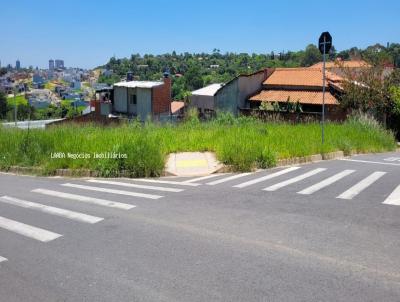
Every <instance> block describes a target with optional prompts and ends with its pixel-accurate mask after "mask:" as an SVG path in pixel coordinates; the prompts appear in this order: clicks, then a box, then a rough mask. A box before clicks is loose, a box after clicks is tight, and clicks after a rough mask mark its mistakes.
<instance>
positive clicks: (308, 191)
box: [297, 170, 355, 195]
mask: <svg viewBox="0 0 400 302" xmlns="http://www.w3.org/2000/svg"><path fill="white" fill-rule="evenodd" d="M354 172H355V170H344V171H342V172H339V173H337V174H335V175H333V176H331V177H328V178H326V179H324V180H323V181H321V182H319V183H316V184H315V185H312V186H310V187H308V188H306V189H304V190H302V191H300V192H297V193H299V194H304V195H309V194H313V193H315V192H317V191H319V190H321V189H323V188H325V187H327V186H329V185H331V184H333V183H335V182H337V181H339V180H340V179H342V178H344V177H346V176H348V175H350V174H352V173H354Z"/></svg>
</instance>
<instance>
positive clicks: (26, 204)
mask: <svg viewBox="0 0 400 302" xmlns="http://www.w3.org/2000/svg"><path fill="white" fill-rule="evenodd" d="M0 202H3V203H7V204H11V205H14V206H18V207H23V208H27V209H32V210H37V211H40V212H44V213H47V214H52V215H56V216H60V217H64V218H68V219H71V220H75V221H79V222H84V223H90V224H93V223H97V222H99V221H102V220H103V219H104V218H100V217H96V216H91V215H87V214H82V213H78V212H74V211H69V210H65V209H60V208H55V207H50V206H46V205H43V204H40V203H35V202H31V201H26V200H21V199H17V198H13V197H10V196H2V197H0Z"/></svg>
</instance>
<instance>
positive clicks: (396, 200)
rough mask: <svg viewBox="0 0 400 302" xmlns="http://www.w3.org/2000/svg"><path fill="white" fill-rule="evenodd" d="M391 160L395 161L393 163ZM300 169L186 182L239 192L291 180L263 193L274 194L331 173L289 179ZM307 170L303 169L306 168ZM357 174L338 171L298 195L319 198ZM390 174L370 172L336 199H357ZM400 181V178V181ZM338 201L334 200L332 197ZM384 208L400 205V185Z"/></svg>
mask: <svg viewBox="0 0 400 302" xmlns="http://www.w3.org/2000/svg"><path fill="white" fill-rule="evenodd" d="M390 160H392V159H390ZM299 169H301V167H289V168H284V169H281V170H279V171H276V172H272V173H268V174H264V173H262V172H260V171H257V172H248V173H239V174H233V175H232V174H228V175H225V176H224V175H221V174H216V175H214V176H213V178H217V176H219V178H217V179H216V180H212V181H210V182H204V183H203V181H202V180H204V181H206V180H208V177H201V178H195V179H189V180H186V181H185V183H189V182H195V183H198V184H199V185H207V186H217V185H221V184H228V185H229V184H230V183H233V185H232V187H233V188H238V189H244V188H248V187H249V188H251V187H254V186H256V185H260V184H262V183H266V182H270V181H271V182H272V181H273V180H274V178H280V177H288V176H289V178H288V179H286V180H283V181H280V182H278V183H274V184H270V185H269V186H267V187H265V188H263V189H261V190H262V191H269V192H274V191H277V190H280V189H283V188H285V187H288V186H290V185H292V184H296V183H301V182H302V181H305V180H307V179H308V178H312V177H314V176H317V175H318V174H320V173H321V172H326V173H330V171H329V169H326V168H316V169H313V170H310V171H306V172H304V173H302V174H300V175H296V176H293V177H290V176H291V175H292V174H293V173H295V172H296V171H297V172H298V171H300V170H299ZM303 169H304V168H303ZM356 172H357V171H356V170H352V169H344V170H342V171H338V172H336V173H335V174H333V175H331V176H329V177H326V178H324V179H323V180H320V179H319V180H318V181H317V182H316V183H314V184H312V185H309V186H307V187H306V188H304V189H301V190H300V191H298V192H297V194H300V195H312V194H316V193H318V192H320V191H322V190H323V189H326V188H328V187H329V186H331V185H334V184H335V183H337V182H339V181H343V180H345V179H346V177H348V176H350V175H352V174H354V173H356ZM386 174H387V172H383V171H374V172H371V174H369V175H366V176H365V175H364V178H362V179H361V180H359V181H358V182H357V183H355V184H353V185H352V186H347V185H350V184H348V183H346V185H345V186H346V190H345V191H344V192H343V193H341V194H339V195H338V196H336V198H337V199H345V200H352V199H355V198H356V197H357V196H358V195H359V194H361V193H362V192H363V191H365V190H368V189H369V188H370V187H371V186H372V185H374V184H375V183H376V182H378V181H379V180H380V179H381V178H382V177H383V176H385V175H386ZM242 178H250V179H249V180H246V181H244V182H239V183H237V181H239V180H241V179H242ZM399 181H400V178H399ZM332 197H335V196H332ZM381 203H382V204H387V205H397V206H398V205H400V185H399V187H397V188H396V189H395V190H394V191H393V192H391V194H390V195H389V196H388V197H387V198H386V199H385V200H384V201H383V202H382V201H381Z"/></svg>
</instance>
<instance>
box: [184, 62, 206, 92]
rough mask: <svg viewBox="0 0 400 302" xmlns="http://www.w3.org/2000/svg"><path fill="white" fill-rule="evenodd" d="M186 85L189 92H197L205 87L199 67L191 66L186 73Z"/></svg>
mask: <svg viewBox="0 0 400 302" xmlns="http://www.w3.org/2000/svg"><path fill="white" fill-rule="evenodd" d="M185 84H186V88H187V89H188V90H196V89H199V88H201V87H203V79H202V77H201V74H200V67H199V66H191V67H189V69H188V71H187V72H186V73H185Z"/></svg>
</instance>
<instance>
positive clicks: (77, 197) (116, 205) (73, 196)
mask: <svg viewBox="0 0 400 302" xmlns="http://www.w3.org/2000/svg"><path fill="white" fill-rule="evenodd" d="M32 192H34V193H39V194H43V195H47V196H54V197H58V198H63V199H69V200H75V201H80V202H85V203H89V204H94V205H98V206H102V207H109V208H117V209H121V210H130V209H133V208H135V207H136V206H135V205H131V204H127V203H121V202H116V201H110V200H106V199H99V198H93V197H89V196H83V195H78V194H71V193H65V192H59V191H53V190H47V189H35V190H32Z"/></svg>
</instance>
